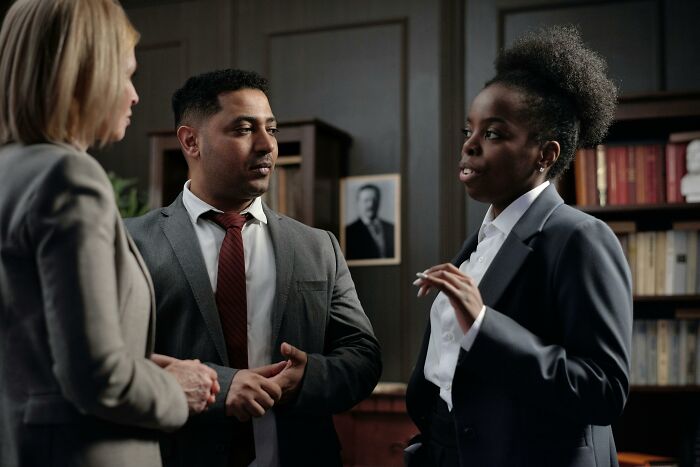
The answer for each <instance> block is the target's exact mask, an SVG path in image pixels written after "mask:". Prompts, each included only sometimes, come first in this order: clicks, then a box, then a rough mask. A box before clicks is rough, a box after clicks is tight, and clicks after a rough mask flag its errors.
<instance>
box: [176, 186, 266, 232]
mask: <svg viewBox="0 0 700 467" xmlns="http://www.w3.org/2000/svg"><path fill="white" fill-rule="evenodd" d="M182 204H184V205H185V209H186V210H187V214H188V215H189V216H190V220H192V223H193V224H196V223H197V219H199V217H200V216H201V215H202V214H204V213H207V212H209V211H215V212H223V211H221V210H220V209H217V208H215V207H214V206H211V205H210V204H208V203H205V202H204V201H202V200H201V199H199V198H198V197H197V196H196V195H195V194H194V193H192V192H191V191H190V181H189V180H187V181H186V182H185V186H184V188H183V189H182ZM241 214H250V215H251V216H252V217H253V218H254V219H256V220H258V221H260V222H262V223H263V224H267V216H266V215H265V212H264V211H263V207H262V200H261V199H260V197H257V198H255V199H254V200H253V202H252V203H250V206H248V207H247V208H246V209H244V210H243V211H241Z"/></svg>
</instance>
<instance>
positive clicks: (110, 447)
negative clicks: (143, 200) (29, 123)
mask: <svg viewBox="0 0 700 467" xmlns="http://www.w3.org/2000/svg"><path fill="white" fill-rule="evenodd" d="M154 309H155V308H154V302H153V287H152V284H151V281H150V277H149V275H148V273H147V271H146V269H145V266H144V264H143V261H142V259H141V256H140V255H139V253H138V251H137V250H136V247H135V246H134V244H133V242H132V240H131V238H130V237H129V235H128V234H127V233H126V231H125V230H124V227H123V225H122V222H121V219H120V217H119V214H118V212H117V209H116V205H115V200H114V195H113V193H112V189H111V185H110V183H109V180H108V179H107V177H106V175H105V173H104V171H103V170H102V168H101V167H100V165H99V164H98V163H97V162H96V161H95V160H94V159H93V158H92V157H90V156H89V155H88V154H86V153H84V152H79V151H77V150H76V149H74V148H72V147H70V146H63V145H52V144H37V145H31V146H22V145H18V144H11V145H6V146H4V147H0V465H2V466H3V467H14V466H35V465H36V466H42V465H52V466H56V465H60V466H64V465H65V466H77V465H80V466H99V467H106V466H127V465H128V466H139V467H141V466H142V467H149V466H159V465H160V464H161V461H160V455H159V452H158V445H157V442H156V436H157V434H156V432H155V430H154V429H160V430H173V429H176V428H178V427H179V426H181V425H182V424H184V423H185V421H186V419H187V411H188V410H187V403H186V400H185V397H184V394H183V392H182V390H181V389H180V387H179V385H178V383H177V381H176V380H175V379H174V378H173V377H172V376H171V375H169V374H168V373H166V372H165V371H163V370H161V369H160V368H158V367H157V366H156V365H155V364H153V363H152V362H151V361H149V360H147V358H146V357H147V356H148V355H149V354H150V353H151V352H152V349H153V339H154V333H155V329H154V323H155V321H154Z"/></svg>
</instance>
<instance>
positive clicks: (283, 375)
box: [226, 342, 308, 422]
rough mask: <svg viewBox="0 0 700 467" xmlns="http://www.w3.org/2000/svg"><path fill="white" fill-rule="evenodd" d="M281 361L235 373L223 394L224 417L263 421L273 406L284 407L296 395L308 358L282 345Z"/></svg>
mask: <svg viewBox="0 0 700 467" xmlns="http://www.w3.org/2000/svg"><path fill="white" fill-rule="evenodd" d="M280 351H281V353H282V356H283V357H285V358H286V359H287V360H283V361H281V362H278V363H273V364H271V365H265V366H261V367H259V368H250V369H244V370H238V371H237V372H236V374H235V375H234V377H233V381H232V382H231V386H230V388H229V391H228V394H226V415H227V416H234V417H236V418H237V419H238V420H240V421H242V422H245V421H248V420H250V419H251V418H252V417H262V416H263V415H265V412H267V411H268V410H270V409H271V408H272V407H273V406H274V405H279V404H284V403H286V402H288V401H289V400H290V399H292V398H293V397H294V395H295V394H296V393H297V392H298V390H299V387H300V384H301V380H302V378H303V376H304V371H305V370H306V362H307V360H308V357H307V355H306V352H303V351H301V350H299V349H297V348H296V347H294V346H293V345H291V344H288V343H286V342H285V343H283V344H282V346H281V348H280Z"/></svg>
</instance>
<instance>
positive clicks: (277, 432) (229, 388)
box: [127, 70, 381, 467]
mask: <svg viewBox="0 0 700 467" xmlns="http://www.w3.org/2000/svg"><path fill="white" fill-rule="evenodd" d="M266 93H267V83H266V81H265V80H264V79H263V78H261V77H260V76H258V75H257V74H255V73H251V72H245V71H240V70H221V71H215V72H211V73H205V74H203V75H199V76H195V77H193V78H190V79H189V80H188V81H187V82H186V83H185V85H184V86H183V87H182V88H181V89H180V90H178V91H177V92H176V93H175V95H174V96H173V110H174V113H175V125H176V128H177V137H178V139H179V141H180V145H181V147H182V151H183V153H184V155H185V158H186V160H187V163H188V166H189V176H190V180H189V181H187V183H186V184H185V186H184V189H183V192H182V193H181V194H180V195H179V196H178V197H177V199H176V200H175V201H174V202H173V203H172V204H171V205H170V206H168V207H166V208H162V209H156V210H154V211H152V212H150V213H148V214H146V215H145V216H143V217H140V218H135V219H130V220H128V221H127V226H128V228H129V230H130V231H131V234H132V235H133V237H134V239H135V240H136V243H137V244H138V247H139V249H140V250H141V252H142V254H143V256H144V259H145V260H146V263H147V264H148V267H149V270H150V272H151V274H152V277H153V282H154V286H155V291H156V303H157V329H158V334H157V336H156V349H157V351H158V352H161V353H165V354H168V355H172V356H174V357H178V358H198V359H200V360H202V361H203V362H207V364H209V365H211V366H212V367H213V368H214V369H215V370H216V371H217V373H218V378H219V382H220V384H221V392H220V394H219V396H218V397H217V401H216V403H215V404H214V405H213V406H211V407H210V409H209V410H208V411H207V413H206V414H204V415H202V416H200V417H198V418H197V417H195V418H194V419H193V420H192V421H190V422H189V423H188V424H187V425H186V426H185V428H183V429H182V430H180V431H179V432H177V433H175V434H174V435H171V436H167V437H166V438H164V439H163V440H162V442H161V450H162V453H163V461H164V464H165V465H166V466H168V467H174V466H187V467H190V466H198V465H202V466H204V465H206V466H226V465H234V464H235V465H248V461H241V460H240V459H239V457H240V454H241V452H243V451H247V450H249V448H251V447H252V446H251V444H252V445H254V447H255V453H254V456H255V462H254V463H253V464H250V465H256V466H258V467H262V466H278V465H281V466H298V465H305V466H310V465H319V466H321V465H322V466H334V465H337V466H339V465H341V461H340V446H339V443H338V439H337V435H336V433H335V429H334V427H333V421H332V417H331V415H332V414H333V413H337V412H340V411H343V410H347V409H349V408H350V407H352V406H353V405H355V404H357V403H358V402H359V401H360V400H362V399H363V398H365V397H366V396H368V395H369V394H370V392H371V391H372V389H373V388H374V386H375V385H376V383H377V381H378V379H379V375H380V373H381V362H380V355H379V345H378V343H377V340H376V339H375V337H374V335H373V331H372V327H371V324H370V322H369V320H368V319H367V317H366V316H365V314H364V312H363V310H362V307H361V305H360V303H359V300H358V298H357V294H356V292H355V288H354V284H353V282H352V279H351V277H350V273H349V271H348V268H347V266H346V264H345V260H344V258H343V256H342V254H341V252H340V248H339V246H338V242H337V241H336V239H335V237H334V236H333V235H332V234H331V233H330V232H325V231H321V230H318V229H313V228H311V227H308V226H305V225H303V224H301V223H299V222H296V221H294V220H293V219H290V218H288V217H285V216H282V215H280V214H277V213H275V212H273V211H271V210H270V209H268V207H267V206H265V205H264V204H263V203H262V201H261V199H260V196H261V195H262V194H263V193H265V191H266V190H267V188H268V183H269V180H270V175H271V173H272V171H273V170H274V165H275V161H276V158H277V141H276V139H275V133H276V132H277V128H276V120H275V117H274V115H273V114H272V111H271V109H270V105H269V102H268V99H267V95H266ZM211 211H213V212H215V213H221V212H223V213H226V215H229V213H231V212H233V213H240V214H244V215H246V216H247V221H245V224H244V226H243V227H242V231H241V235H242V244H243V250H244V252H245V254H244V256H245V290H246V298H247V304H246V306H247V353H248V357H247V360H248V366H249V369H245V368H240V367H239V368H233V367H232V364H231V362H232V361H235V359H236V358H237V357H238V356H237V355H235V354H233V353H232V352H231V350H230V341H229V339H230V338H229V337H228V336H229V331H228V329H229V328H228V327H227V328H226V329H227V330H226V331H224V330H223V329H222V324H221V323H222V321H224V322H225V321H226V319H227V318H226V317H225V316H224V315H222V310H223V308H224V307H223V306H220V307H219V308H221V310H218V309H217V300H218V299H219V295H218V292H219V291H220V292H222V293H223V292H224V291H225V289H226V288H227V287H228V286H224V287H219V286H220V285H221V282H218V279H219V278H220V277H219V276H222V277H223V276H224V275H227V274H228V273H227V272H224V273H223V274H222V273H221V271H222V269H221V265H220V264H219V258H220V249H221V257H223V256H224V248H223V247H222V243H225V242H226V241H228V240H226V241H224V237H226V238H228V233H226V232H225V231H224V229H223V228H221V227H219V225H217V224H216V223H215V222H213V221H212V220H210V219H211V216H212V214H210V212H211ZM222 263H223V261H222ZM219 289H221V290H219ZM219 303H220V302H219ZM227 349H228V350H227ZM234 353H235V352H234ZM270 409H274V410H270ZM251 418H252V419H253V427H252V428H253V435H254V436H253V438H254V441H246V439H250V438H246V437H245V436H244V435H242V434H241V433H244V432H245V430H244V429H242V427H243V426H244V425H245V424H246V422H247V421H248V420H249V419H251ZM311 442H312V443H313V447H312V446H311V444H310V443H311Z"/></svg>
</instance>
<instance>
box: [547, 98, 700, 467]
mask: <svg viewBox="0 0 700 467" xmlns="http://www.w3.org/2000/svg"><path fill="white" fill-rule="evenodd" d="M695 130H700V94H669V93H659V94H654V95H639V96H630V97H627V98H623V99H621V102H620V105H619V108H618V112H617V115H616V121H615V123H614V124H613V126H612V128H611V131H610V133H609V136H608V138H607V140H606V142H605V145H604V147H603V148H602V150H603V151H604V152H603V154H604V156H605V157H604V158H603V163H604V164H606V165H605V170H604V172H603V173H601V171H600V170H599V169H600V168H601V165H600V164H601V159H600V158H597V159H589V164H590V161H591V160H595V162H596V164H597V165H596V170H592V169H591V168H590V165H589V166H588V167H587V168H586V165H585V164H583V167H584V168H583V169H581V166H580V165H579V164H580V162H581V161H577V163H576V167H575V170H574V168H572V170H571V171H570V172H571V173H569V174H567V175H566V176H565V177H564V178H563V179H562V180H561V182H560V185H559V189H560V192H561V193H562V196H564V198H565V200H566V201H567V202H568V203H570V204H576V199H577V198H578V199H579V200H580V199H581V198H582V196H581V194H580V193H579V192H580V191H581V184H582V183H587V184H588V186H589V187H590V183H591V180H590V174H592V173H595V174H596V176H597V180H596V181H595V182H594V185H596V183H597V188H601V183H602V185H603V186H604V189H605V190H607V195H608V196H606V197H604V198H607V200H606V201H607V202H606V203H601V202H600V198H601V197H599V198H598V200H597V202H594V203H587V205H586V206H580V207H579V208H580V209H581V210H583V211H586V212H588V213H590V214H591V215H594V216H596V217H598V218H600V219H602V220H604V221H605V222H607V223H608V224H609V225H610V226H611V228H613V230H614V231H616V233H617V234H618V237H619V238H620V239H621V242H622V245H623V248H625V249H626V254H627V255H628V260H629V261H630V264H631V269H632V272H633V282H634V291H635V292H634V319H635V334H634V337H633V348H632V353H633V357H632V365H633V370H632V374H633V380H632V388H631V393H630V397H629V401H628V404H627V406H626V408H625V411H624V413H623V415H622V416H621V417H620V419H619V420H618V421H617V422H616V423H615V424H614V425H613V430H614V433H615V440H616V443H617V448H618V451H638V452H647V453H653V454H659V455H666V456H672V457H674V458H676V459H677V460H678V461H679V463H680V465H681V466H686V465H689V466H690V465H692V466H695V465H700V458H699V456H700V385H698V382H700V377H699V376H698V373H699V372H698V370H699V369H700V365H699V364H698V363H699V362H698V359H700V351H698V350H697V349H698V346H699V345H700V335H699V334H698V327H697V325H696V324H692V323H691V322H692V321H698V320H700V290H698V287H697V285H696V286H695V287H694V288H693V287H691V286H690V285H687V287H689V288H688V289H686V290H671V289H669V288H668V287H669V284H668V281H669V280H674V278H673V277H672V276H669V274H671V273H669V271H668V270H667V268H668V267H669V264H670V263H668V262H667V261H674V260H675V261H681V260H682V261H684V262H686V263H685V266H686V271H687V272H688V273H689V272H690V267H691V264H692V263H693V262H694V265H692V268H694V271H695V272H694V273H693V274H697V267H698V264H697V263H698V253H697V249H700V245H698V244H697V242H698V240H697V238H698V234H697V233H693V234H688V236H689V237H688V238H691V239H692V240H687V243H688V244H690V242H691V241H692V242H695V246H694V247H693V248H695V249H694V250H690V251H689V250H685V252H684V251H680V250H673V248H675V247H673V246H669V245H668V243H666V241H665V240H664V238H665V236H666V235H668V234H667V232H671V231H679V230H687V232H697V230H698V229H699V226H700V203H686V202H683V201H682V200H681V202H678V201H676V202H675V203H668V202H666V198H665V197H664V194H662V195H660V196H659V197H658V198H646V199H642V202H638V199H639V195H640V193H641V194H642V195H643V196H642V198H643V197H644V196H646V195H647V194H648V192H650V191H653V190H654V189H655V188H654V187H658V186H659V185H658V184H659V183H663V184H664V186H666V185H665V184H666V182H667V180H666V177H665V173H664V172H665V170H666V168H667V166H666V159H665V158H666V157H667V155H666V144H667V142H668V140H669V135H670V134H672V133H677V132H688V131H695ZM645 145H647V146H648V145H656V146H657V147H658V148H660V152H659V153H658V154H657V156H658V157H660V158H661V163H656V164H654V163H652V162H650V164H649V165H647V166H646V169H644V170H652V172H651V173H649V172H648V173H646V174H645V175H644V177H646V178H645V180H642V181H641V183H646V186H642V192H640V191H639V188H640V187H639V185H636V186H635V185H634V184H635V183H636V184H639V183H640V180H638V179H635V176H638V173H637V174H635V173H634V170H635V167H637V168H638V167H639V165H638V164H639V159H638V157H640V156H639V155H640V154H642V153H643V152H637V151H636V148H637V147H641V146H645ZM615 147H621V148H627V149H626V150H627V151H628V152H627V155H628V156H627V162H623V163H621V164H620V165H617V166H616V165H615V160H614V159H612V160H611V159H609V157H610V154H611V153H613V154H614V151H611V150H610V149H611V148H615ZM605 151H607V153H606V152H605ZM622 152H623V153H624V150H623V151H622ZM606 154H607V155H606ZM579 156H581V153H579V154H578V155H577V157H579ZM591 157H592V156H591ZM613 157H618V156H613ZM621 157H622V156H620V159H618V160H622V159H621ZM641 157H649V160H650V161H651V160H652V159H653V156H648V155H647V156H644V155H643V156H641ZM635 164H637V165H635ZM652 167H653V169H652ZM581 170H587V171H588V172H587V173H588V178H586V176H584V175H583V174H582V173H581ZM669 175H670V174H669ZM601 177H602V178H601ZM616 177H617V178H616ZM606 180H607V181H606ZM615 182H617V186H616V187H615V188H616V189H617V190H624V189H628V190H635V189H636V195H637V198H635V192H633V191H630V192H628V194H629V196H628V197H627V196H613V197H612V199H611V196H610V195H611V188H613V187H612V186H611V184H612V183H615ZM577 184H578V186H577ZM625 185H627V187H626V188H625ZM577 188H578V190H577ZM662 188H663V187H662ZM644 190H646V192H647V193H644ZM586 193H587V194H585V195H584V196H583V199H588V200H590V199H591V197H593V199H595V194H593V195H592V194H591V190H590V189H589V190H588V191H587V192H586ZM618 195H619V193H618ZM592 204H593V205H592ZM600 204H605V205H604V206H601V205H600ZM671 235H675V233H674V234H671ZM684 235H685V234H684ZM642 239H643V241H642ZM643 251H644V252H645V253H642V252H643ZM691 251H692V253H691ZM642 255H646V256H645V257H643V256H642ZM669 255H670V259H669ZM691 256H692V257H691ZM664 268H666V269H664ZM669 277H671V279H669ZM689 282H690V280H688V281H687V282H686V283H688V284H689ZM695 283H696V284H697V281H695ZM689 323H690V325H689ZM667 327H668V328H669V329H670V330H667V329H666V328H667ZM683 327H685V328H686V329H685V331H683ZM688 327H689V328H690V331H688ZM647 329H648V331H647ZM679 330H680V331H679ZM647 332H649V333H650V334H654V336H653V337H650V336H649V335H647V334H646V333H647ZM683 332H685V336H683ZM688 333H691V334H693V337H692V338H689V337H688ZM675 339H678V341H675ZM674 346H675V347H674ZM687 346H691V347H692V348H691V347H687ZM681 355H683V357H681ZM644 365H646V366H644ZM653 365H656V366H655V367H654V366H653ZM673 365H676V367H675V369H674V366H673ZM684 365H685V368H683V366H684ZM689 365H694V368H692V369H689ZM642 371H644V372H648V374H647V373H644V374H643V375H641V372H642ZM673 371H677V372H686V373H685V376H686V377H685V378H684V379H683V380H682V381H681V376H679V374H681V375H682V373H676V374H674V373H673ZM688 372H689V373H690V375H688ZM640 375H641V376H640ZM688 376H690V378H688Z"/></svg>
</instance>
